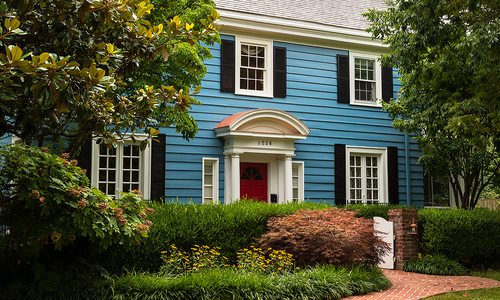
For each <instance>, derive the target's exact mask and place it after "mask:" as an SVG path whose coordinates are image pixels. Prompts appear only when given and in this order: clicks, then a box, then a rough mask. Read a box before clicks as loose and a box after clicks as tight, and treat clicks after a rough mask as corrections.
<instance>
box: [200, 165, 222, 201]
mask: <svg viewBox="0 0 500 300" xmlns="http://www.w3.org/2000/svg"><path fill="white" fill-rule="evenodd" d="M205 163H210V164H212V195H211V196H212V197H211V198H212V204H218V203H219V159H218V158H212V157H203V158H202V159H201V203H202V204H206V203H205V197H206V195H205Z"/></svg>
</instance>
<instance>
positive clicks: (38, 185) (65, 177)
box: [0, 145, 152, 259]
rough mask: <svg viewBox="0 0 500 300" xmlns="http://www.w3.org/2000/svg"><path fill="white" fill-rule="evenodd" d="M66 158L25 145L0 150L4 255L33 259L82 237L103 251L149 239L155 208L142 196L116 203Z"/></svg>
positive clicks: (126, 196)
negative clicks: (4, 229)
mask: <svg viewBox="0 0 500 300" xmlns="http://www.w3.org/2000/svg"><path fill="white" fill-rule="evenodd" d="M67 157H68V155H67V154H63V155H62V156H61V157H59V156H56V155H53V154H50V153H48V152H44V149H41V148H36V147H28V146H23V145H14V146H9V147H8V148H2V149H0V169H1V170H2V172H1V173H0V191H1V193H0V208H1V210H0V224H3V225H7V226H8V227H9V230H10V234H9V235H7V236H5V237H4V242H5V245H4V246H5V247H6V249H4V251H5V252H9V253H13V254H15V256H16V257H18V258H22V259H34V258H36V257H37V255H38V254H39V253H40V251H41V250H42V249H43V248H45V247H53V248H55V249H56V250H60V249H61V248H63V247H64V246H67V245H70V244H73V243H74V242H75V240H79V239H84V240H86V241H89V242H91V243H92V244H93V245H94V247H95V248H96V249H105V248H107V247H109V246H110V245H112V244H115V243H120V244H126V245H131V244H136V243H138V242H139V241H140V240H141V239H142V238H144V237H146V236H147V232H148V230H149V227H150V226H151V221H149V220H148V214H150V213H151V212H152V209H151V208H148V207H147V206H146V204H145V202H144V201H142V200H141V198H140V195H139V194H137V193H126V194H123V196H122V197H121V198H120V199H117V200H113V199H111V198H110V197H108V196H106V195H105V194H103V193H102V192H100V191H98V190H97V189H90V188H88V185H89V180H88V178H87V177H86V176H85V172H84V171H83V170H82V169H80V168H79V167H77V166H76V161H74V160H71V161H68V160H67ZM2 253H4V252H3V251H2Z"/></svg>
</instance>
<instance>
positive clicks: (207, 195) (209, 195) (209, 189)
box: [204, 186, 213, 197]
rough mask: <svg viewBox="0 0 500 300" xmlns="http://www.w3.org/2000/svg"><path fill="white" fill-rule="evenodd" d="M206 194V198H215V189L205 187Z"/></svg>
mask: <svg viewBox="0 0 500 300" xmlns="http://www.w3.org/2000/svg"><path fill="white" fill-rule="evenodd" d="M204 194H205V197H212V196H213V188H212V187H211V186H205V190H204Z"/></svg>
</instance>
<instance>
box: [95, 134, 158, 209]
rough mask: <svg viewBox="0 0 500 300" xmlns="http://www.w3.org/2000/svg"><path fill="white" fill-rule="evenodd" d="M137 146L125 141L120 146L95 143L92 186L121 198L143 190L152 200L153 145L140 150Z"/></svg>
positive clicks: (138, 141)
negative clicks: (125, 194)
mask: <svg viewBox="0 0 500 300" xmlns="http://www.w3.org/2000/svg"><path fill="white" fill-rule="evenodd" d="M136 140H137V141H136V142H133V141H132V140H130V139H124V140H122V141H120V142H118V143H117V144H116V146H108V145H104V144H98V143H97V140H96V139H94V140H93V143H92V176H91V177H92V178H91V182H92V185H93V186H94V187H96V188H98V189H99V190H101V191H102V192H104V193H106V195H108V196H112V197H115V198H118V197H120V194H121V193H122V192H128V191H131V190H140V191H141V193H142V195H143V197H144V199H149V195H150V192H151V191H150V189H151V141H149V143H148V145H147V146H146V148H145V149H144V150H141V149H140V137H139V138H138V137H137V136H136Z"/></svg>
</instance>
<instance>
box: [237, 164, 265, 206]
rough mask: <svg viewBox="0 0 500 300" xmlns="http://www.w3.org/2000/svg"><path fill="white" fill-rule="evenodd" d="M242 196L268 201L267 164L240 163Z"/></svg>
mask: <svg viewBox="0 0 500 300" xmlns="http://www.w3.org/2000/svg"><path fill="white" fill-rule="evenodd" d="M240 196H241V198H248V199H255V200H259V201H263V202H267V164H259V163H241V164H240Z"/></svg>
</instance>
